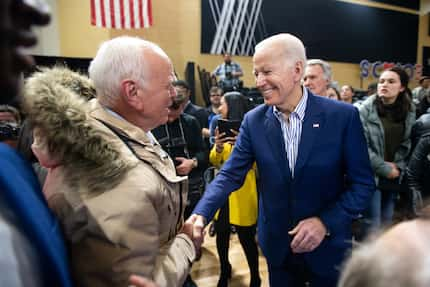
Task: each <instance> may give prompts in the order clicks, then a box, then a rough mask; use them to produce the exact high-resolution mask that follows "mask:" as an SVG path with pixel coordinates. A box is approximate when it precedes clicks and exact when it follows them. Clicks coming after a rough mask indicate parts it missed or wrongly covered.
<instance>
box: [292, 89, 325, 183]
mask: <svg viewBox="0 0 430 287" xmlns="http://www.w3.org/2000/svg"><path fill="white" fill-rule="evenodd" d="M324 122H325V117H324V113H323V111H322V109H321V108H320V107H319V106H318V105H317V103H316V101H315V96H314V95H312V94H311V93H309V94H308V102H307V106H306V112H305V118H304V121H303V126H302V135H301V137H300V144H299V151H298V155H297V160H296V165H295V175H294V177H295V178H298V177H299V176H300V174H301V172H302V169H303V167H304V165H305V163H306V161H307V159H308V157H309V154H310V153H311V151H312V147H313V145H314V142H315V140H316V139H317V138H318V136H320V135H321V132H320V131H321V130H322V129H323V127H324Z"/></svg>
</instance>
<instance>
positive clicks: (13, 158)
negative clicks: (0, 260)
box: [0, 143, 72, 287]
mask: <svg viewBox="0 0 430 287" xmlns="http://www.w3.org/2000/svg"><path fill="white" fill-rule="evenodd" d="M0 192H1V193H2V200H6V204H7V205H8V206H10V208H11V210H13V211H14V212H15V215H16V218H18V219H19V220H20V230H21V231H22V232H23V233H24V234H25V235H26V236H27V237H28V238H29V239H30V242H33V244H34V245H33V246H34V249H35V250H36V252H37V253H38V255H39V258H40V264H41V269H42V271H43V274H42V276H43V282H45V284H46V286H63V287H70V286H72V284H71V279H70V275H69V269H68V259H67V254H66V249H65V246H64V242H63V238H62V235H61V230H60V226H59V224H58V222H57V221H56V220H55V218H54V216H53V215H52V213H51V212H50V210H49V208H48V206H47V204H46V201H45V199H44V197H43V194H42V192H41V190H40V186H39V182H38V180H37V178H36V176H35V174H34V172H33V170H32V168H31V165H30V164H29V163H28V162H27V161H26V160H24V158H22V157H21V156H20V155H19V154H18V153H17V152H16V151H15V150H12V149H11V148H10V147H8V146H6V145H5V144H1V143H0ZM0 244H1V243H0Z"/></svg>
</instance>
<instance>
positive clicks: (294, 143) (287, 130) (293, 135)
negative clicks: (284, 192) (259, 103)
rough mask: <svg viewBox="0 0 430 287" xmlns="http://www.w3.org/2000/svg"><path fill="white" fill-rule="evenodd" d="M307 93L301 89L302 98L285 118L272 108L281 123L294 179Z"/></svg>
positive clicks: (304, 89)
mask: <svg viewBox="0 0 430 287" xmlns="http://www.w3.org/2000/svg"><path fill="white" fill-rule="evenodd" d="M307 99H308V91H307V90H306V88H303V96H302V98H301V99H300V101H299V104H298V105H297V107H296V108H295V109H294V111H293V112H292V113H291V114H290V116H289V118H287V117H286V116H285V115H284V114H283V113H282V112H280V111H279V110H278V109H277V108H276V107H273V114H274V115H275V117H276V118H277V119H278V120H279V122H280V123H281V129H282V134H283V136H284V144H285V151H286V153H287V158H288V164H289V166H290V171H291V177H293V178H294V166H295V164H296V160H297V154H298V151H299V144H300V137H301V135H302V125H303V119H304V118H305V110H306V103H307Z"/></svg>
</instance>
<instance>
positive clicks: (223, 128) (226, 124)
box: [218, 119, 241, 137]
mask: <svg viewBox="0 0 430 287" xmlns="http://www.w3.org/2000/svg"><path fill="white" fill-rule="evenodd" d="M240 124H241V121H233V120H231V121H230V120H224V119H219V120H218V131H219V133H220V134H221V133H225V136H226V137H234V136H236V135H235V134H234V133H233V132H232V131H231V130H235V131H237V132H238V131H239V128H240Z"/></svg>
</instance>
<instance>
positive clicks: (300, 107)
mask: <svg viewBox="0 0 430 287" xmlns="http://www.w3.org/2000/svg"><path fill="white" fill-rule="evenodd" d="M302 89H303V96H302V98H301V99H300V101H299V103H298V104H297V106H296V108H295V109H294V111H293V112H292V114H293V113H295V114H297V115H298V117H299V119H300V120H301V121H303V119H304V118H305V111H306V105H307V101H308V90H307V89H306V88H305V87H302ZM273 114H274V115H275V116H276V117H277V118H278V119H283V118H284V116H283V113H282V112H281V111H279V110H278V108H277V107H276V106H273Z"/></svg>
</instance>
